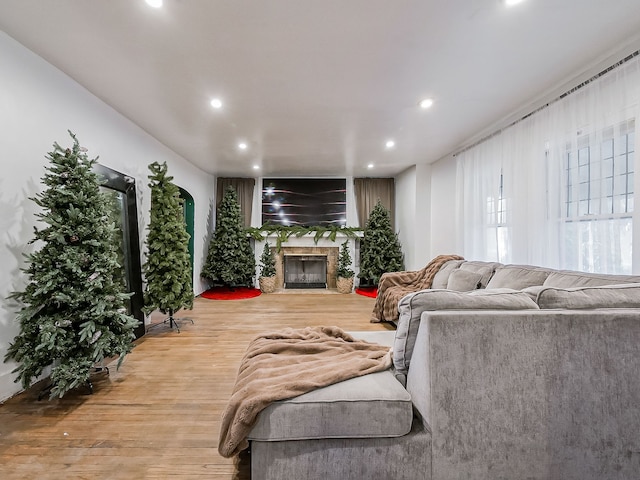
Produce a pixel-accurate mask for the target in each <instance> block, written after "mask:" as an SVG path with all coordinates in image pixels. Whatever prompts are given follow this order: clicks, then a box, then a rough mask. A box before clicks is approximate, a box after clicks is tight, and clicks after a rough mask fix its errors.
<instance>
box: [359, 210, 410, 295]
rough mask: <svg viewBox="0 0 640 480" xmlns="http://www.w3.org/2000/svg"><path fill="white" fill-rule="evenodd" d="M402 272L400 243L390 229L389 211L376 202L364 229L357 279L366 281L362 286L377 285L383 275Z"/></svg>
mask: <svg viewBox="0 0 640 480" xmlns="http://www.w3.org/2000/svg"><path fill="white" fill-rule="evenodd" d="M402 270H404V257H403V255H402V247H401V246H400V241H399V240H398V236H397V235H396V233H395V232H394V231H393V228H392V227H391V217H390V215H389V211H388V210H387V209H386V208H384V207H383V206H382V204H381V203H380V201H378V203H376V206H375V207H373V210H371V213H370V214H369V220H367V224H366V225H365V227H364V237H363V239H362V245H361V247H360V273H359V274H358V277H359V278H361V279H363V280H367V282H362V283H363V284H364V283H371V284H375V285H377V284H378V281H379V280H380V277H381V276H382V274H383V273H385V272H399V271H402Z"/></svg>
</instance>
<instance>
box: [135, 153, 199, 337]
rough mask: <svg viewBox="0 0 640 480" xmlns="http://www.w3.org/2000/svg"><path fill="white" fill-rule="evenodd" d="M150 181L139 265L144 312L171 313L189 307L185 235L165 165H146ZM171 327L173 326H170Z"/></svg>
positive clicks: (176, 193) (179, 202)
mask: <svg viewBox="0 0 640 480" xmlns="http://www.w3.org/2000/svg"><path fill="white" fill-rule="evenodd" d="M149 170H151V172H152V174H151V175H149V179H150V180H151V181H150V183H149V187H150V188H151V220H150V222H149V234H148V235H147V240H146V245H147V261H146V262H145V264H144V266H143V271H144V274H145V278H146V280H147V286H146V288H145V292H144V304H145V308H144V310H145V312H147V313H150V312H151V311H153V310H155V309H158V310H160V311H161V312H162V313H164V314H169V320H170V322H173V314H174V313H175V312H177V311H178V310H180V309H181V308H189V309H191V308H193V286H192V275H191V259H190V257H189V234H188V233H187V227H186V224H185V221H184V214H183V211H182V199H181V198H180V190H179V189H178V187H177V186H176V185H174V184H173V183H172V182H171V180H173V177H170V176H167V164H166V162H165V163H162V164H159V163H158V162H154V163H152V164H151V165H149ZM171 326H173V323H171Z"/></svg>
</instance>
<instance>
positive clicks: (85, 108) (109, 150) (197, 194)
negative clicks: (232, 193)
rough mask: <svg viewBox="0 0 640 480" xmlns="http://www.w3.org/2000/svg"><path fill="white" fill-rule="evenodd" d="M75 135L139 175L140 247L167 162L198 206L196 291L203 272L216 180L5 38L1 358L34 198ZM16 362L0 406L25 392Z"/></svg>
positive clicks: (0, 379) (0, 373) (0, 378)
mask: <svg viewBox="0 0 640 480" xmlns="http://www.w3.org/2000/svg"><path fill="white" fill-rule="evenodd" d="M67 129H69V130H71V131H73V132H74V133H75V134H76V135H77V137H78V140H79V141H80V144H81V145H82V146H84V147H86V148H87V149H88V150H89V151H88V154H89V156H90V158H94V157H95V156H99V157H100V158H99V162H100V163H102V164H103V165H106V166H108V167H110V168H113V169H114V170H118V171H120V172H122V173H124V174H126V175H129V176H131V177H133V178H134V179H135V181H136V188H137V192H138V199H139V202H138V214H139V227H140V237H141V242H142V241H143V240H144V238H145V237H146V233H147V232H146V229H145V228H146V224H147V222H148V217H149V215H148V212H149V206H150V194H149V189H148V187H147V183H148V178H147V176H148V174H149V173H150V172H149V169H148V168H147V165H148V164H149V163H152V162H154V161H158V162H163V161H166V162H167V165H168V167H169V173H170V174H171V175H173V176H174V182H175V183H176V184H177V185H179V186H181V187H183V188H184V189H185V190H187V191H188V192H189V193H190V194H191V195H192V196H193V198H194V200H195V258H194V263H195V265H194V270H195V272H194V273H195V275H194V277H195V278H194V286H195V287H194V288H195V291H196V293H201V292H202V291H203V289H204V285H203V284H202V283H201V281H200V278H199V275H198V273H199V272H200V269H201V266H202V262H203V257H204V252H205V251H206V247H207V240H208V235H207V232H208V230H207V229H208V226H209V223H210V215H211V208H212V205H213V202H214V196H213V194H214V183H215V182H214V177H213V176H212V175H209V174H206V173H204V172H203V171H201V170H199V169H198V168H196V167H194V166H193V165H192V164H190V163H189V162H188V161H187V160H185V159H184V158H182V157H180V156H179V155H177V154H176V153H175V152H173V151H172V150H170V149H168V148H167V147H165V146H164V145H162V144H161V143H160V142H158V141H157V140H155V139H154V138H153V137H151V136H150V135H148V134H147V133H145V132H144V131H143V130H142V129H141V128H139V127H138V126H136V125H135V124H133V123H132V122H131V121H129V120H128V119H126V118H125V117H123V116H122V115H120V114H119V113H117V112H116V111H115V110H113V109H112V108H111V107H109V106H108V105H106V104H105V103H104V102H102V101H101V100H99V99H98V98H97V97H95V96H94V95H92V94H91V93H89V92H88V91H87V90H85V89H84V88H83V87H81V86H80V85H79V84H77V83H76V82H75V81H73V80H72V79H71V78H69V77H68V76H66V75H65V74H63V73H62V72H60V71H59V70H57V69H56V68H54V67H53V66H51V65H50V64H48V63H47V62H45V61H44V60H43V59H42V58H40V57H38V56H36V55H35V54H33V53H32V52H31V51H29V50H27V49H26V48H24V47H23V46H22V45H20V44H19V43H17V42H15V41H14V40H13V39H11V38H10V37H8V36H7V35H6V34H4V33H3V32H0V145H2V156H1V160H0V162H1V164H2V175H1V176H0V235H1V236H2V240H1V243H2V246H3V248H1V249H0V265H2V269H1V270H0V299H1V300H0V360H2V359H4V355H5V354H6V351H7V348H8V345H9V343H10V342H11V341H12V340H13V338H14V337H15V335H16V334H17V333H18V331H19V329H18V325H17V323H16V320H15V312H16V306H15V305H12V304H11V302H9V301H7V300H6V297H7V296H8V295H9V294H10V293H11V292H12V291H20V290H22V289H23V288H24V286H25V282H26V279H25V277H24V275H23V274H22V273H21V272H20V268H21V267H24V266H25V264H24V259H23V253H27V252H30V251H32V248H33V247H32V246H29V245H27V242H29V240H31V239H32V237H33V226H34V225H35V217H34V213H36V211H37V206H36V205H35V204H34V202H33V201H31V200H29V199H28V197H31V196H33V195H34V194H35V193H36V192H38V191H40V190H41V189H42V185H41V182H40V179H41V178H42V176H43V174H44V173H45V172H44V166H45V165H46V164H47V160H46V159H45V155H46V153H47V152H50V151H51V150H52V145H53V143H54V142H58V143H59V144H60V145H62V146H64V145H71V144H72V142H71V139H70V137H69V135H68V133H67ZM13 368H15V364H13V363H11V362H9V363H3V362H2V361H0V401H2V400H3V399H6V398H8V397H10V396H11V395H13V394H14V393H16V392H18V391H19V390H20V386H19V385H18V384H14V383H13V379H14V374H11V370H13Z"/></svg>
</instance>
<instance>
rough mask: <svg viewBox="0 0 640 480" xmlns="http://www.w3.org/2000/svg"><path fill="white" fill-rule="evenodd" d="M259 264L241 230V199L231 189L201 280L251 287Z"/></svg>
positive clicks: (221, 207) (227, 191)
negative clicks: (239, 202) (239, 201)
mask: <svg viewBox="0 0 640 480" xmlns="http://www.w3.org/2000/svg"><path fill="white" fill-rule="evenodd" d="M255 273H256V260H255V257H254V255H253V251H252V250H251V244H250V243H249V237H248V236H247V233H246V232H245V230H244V228H243V226H242V219H241V217H240V205H239V204H238V195H237V194H236V191H235V190H234V189H233V187H228V188H227V190H226V191H225V193H224V196H223V197H222V201H221V202H220V207H219V209H218V216H217V218H216V229H215V231H214V232H213V238H212V239H211V242H210V243H209V252H208V254H207V261H206V263H205V265H204V267H203V268H202V276H203V277H204V278H206V279H208V280H209V281H211V282H212V283H213V284H214V285H225V286H228V287H235V286H252V285H253V277H254V276H255Z"/></svg>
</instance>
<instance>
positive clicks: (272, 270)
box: [260, 242, 276, 277]
mask: <svg viewBox="0 0 640 480" xmlns="http://www.w3.org/2000/svg"><path fill="white" fill-rule="evenodd" d="M275 274H276V261H275V259H274V258H273V252H272V251H271V248H270V247H269V242H265V244H264V249H263V250H262V256H261V257H260V276H261V277H273V276H275Z"/></svg>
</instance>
